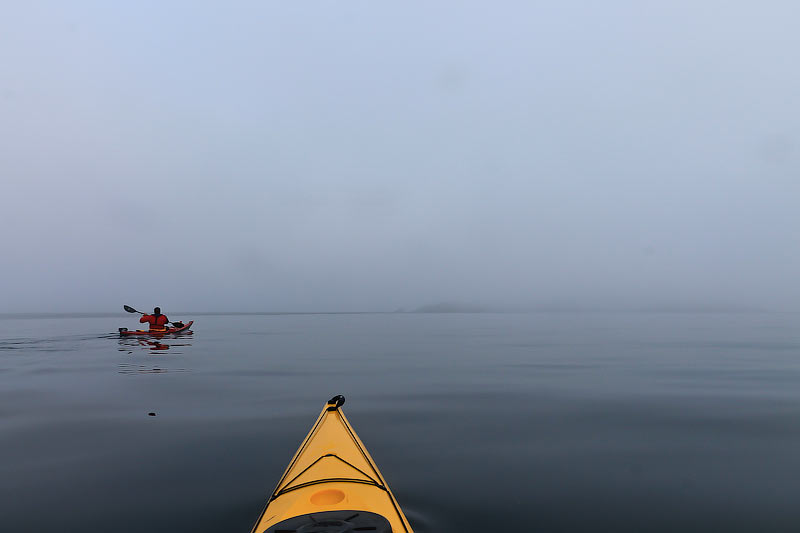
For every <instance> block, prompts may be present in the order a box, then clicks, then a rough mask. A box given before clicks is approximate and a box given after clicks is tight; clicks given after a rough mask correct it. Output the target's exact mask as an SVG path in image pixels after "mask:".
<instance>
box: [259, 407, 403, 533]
mask: <svg viewBox="0 0 800 533" xmlns="http://www.w3.org/2000/svg"><path fill="white" fill-rule="evenodd" d="M342 404H344V396H341V395H340V396H335V397H333V398H331V399H330V400H329V401H328V403H327V404H325V407H324V408H323V409H322V413H320V415H319V418H317V421H316V423H315V424H314V426H313V427H312V428H311V431H310V432H309V433H308V435H307V436H306V438H305V440H303V442H302V444H301V445H300V448H299V449H298V450H297V452H296V453H295V454H294V457H293V458H292V461H291V462H290V463H289V466H288V467H287V468H286V471H285V472H284V473H283V476H282V477H281V479H280V481H279V482H278V486H277V487H275V490H274V491H273V493H272V495H271V496H270V498H269V501H268V502H267V506H266V507H265V508H264V510H263V511H262V512H261V516H259V518H258V521H257V522H256V525H255V526H254V527H253V530H252V533H295V532H297V533H348V532H351V531H353V532H357V531H370V532H375V533H413V530H412V529H411V525H410V524H409V523H408V520H407V519H406V517H405V515H404V514H403V511H402V510H401V509H400V505H399V504H398V503H397V500H396V499H395V497H394V495H393V494H392V492H391V491H390V490H389V486H388V485H387V484H386V481H385V480H384V479H383V476H382V475H381V473H380V471H379V470H378V467H377V466H376V465H375V462H374V461H373V460H372V457H370V455H369V452H367V449H366V448H365V447H364V444H363V443H362V442H361V439H359V438H358V435H356V432H355V431H354V430H353V428H352V426H350V423H349V422H348V421H347V418H346V417H345V416H344V413H343V412H342V410H341V406H342Z"/></svg>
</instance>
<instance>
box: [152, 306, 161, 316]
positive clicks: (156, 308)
mask: <svg viewBox="0 0 800 533" xmlns="http://www.w3.org/2000/svg"><path fill="white" fill-rule="evenodd" d="M153 314H154V315H160V314H161V308H160V307H155V308H153Z"/></svg>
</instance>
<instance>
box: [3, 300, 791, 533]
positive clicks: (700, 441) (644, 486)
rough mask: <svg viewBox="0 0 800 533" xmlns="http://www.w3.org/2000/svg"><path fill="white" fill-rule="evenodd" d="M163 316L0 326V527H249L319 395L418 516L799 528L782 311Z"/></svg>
mask: <svg viewBox="0 0 800 533" xmlns="http://www.w3.org/2000/svg"><path fill="white" fill-rule="evenodd" d="M170 316H171V318H173V319H183V320H187V319H190V318H195V319H196V322H195V326H194V328H193V329H194V331H195V334H194V335H192V336H183V337H180V338H171V339H169V338H165V339H163V340H162V341H161V342H162V344H161V345H154V344H148V343H147V342H144V341H139V340H136V339H120V338H119V337H118V335H116V334H114V332H116V330H117V328H118V327H119V326H127V327H130V328H133V327H135V326H136V321H135V319H132V318H131V317H130V316H109V317H81V318H4V319H0V529H1V530H2V531H9V532H17V531H25V532H27V531H58V532H60V533H62V532H95V531H96V532H101V531H114V532H115V533H126V532H137V533H138V532H145V531H147V532H171V533H174V532H192V533H206V532H209V533H210V532H222V531H224V532H242V533H248V532H249V530H250V527H251V526H252V524H253V522H254V520H255V519H256V518H257V517H258V514H259V512H260V511H261V508H262V507H263V505H264V503H265V501H266V498H267V496H268V494H269V493H270V492H271V490H272V489H273V487H274V484H275V483H276V482H277V480H278V478H279V477H280V475H281V474H282V472H283V469H284V468H285V467H286V464H287V463H288V462H289V460H290V458H291V456H292V454H293V453H294V451H295V449H296V447H297V446H298V445H299V443H300V441H301V440H302V438H303V437H304V436H305V434H306V432H307V431H308V429H309V428H310V426H311V424H312V423H313V421H314V419H315V417H316V416H317V414H318V413H319V410H320V408H321V407H322V404H323V403H324V402H325V401H326V400H327V399H328V398H330V397H331V396H333V395H335V394H344V395H345V396H346V397H347V403H346V404H345V407H344V409H345V411H346V413H347V415H348V418H349V419H350V421H351V423H352V424H353V426H354V427H355V429H356V430H357V431H358V433H359V434H360V436H361V438H362V440H363V441H364V443H365V444H366V446H367V447H368V448H369V450H370V452H371V454H372V456H373V457H374V459H375V460H376V462H377V463H378V465H379V466H380V468H381V470H382V472H383V474H384V477H385V478H386V479H387V481H388V483H389V484H390V486H391V487H392V490H393V492H394V493H395V495H396V496H397V498H398V500H399V501H400V504H401V506H402V507H403V509H404V510H405V512H406V514H407V516H408V518H409V520H410V521H411V523H412V525H413V527H414V528H415V530H416V531H417V532H418V533H429V532H439V533H456V532H459V533H470V532H475V533H477V532H487V531H497V532H499V531H520V532H527V531H542V532H597V531H616V532H626V531H684V532H685V531H704V532H708V531H726V532H732V531H792V532H796V531H800V505H798V504H797V501H798V496H800V387H799V386H798V385H800V334H799V333H798V327H797V326H798V324H800V316H798V315H792V314H767V313H764V314H710V313H709V314H679V313H674V314H670V313H664V314H655V313H650V314H644V313H643V314H622V313H616V314H614V313H612V314H603V313H582V314H578V313H575V314H571V313H553V314H546V313H540V314H360V315H261V316H199V317H190V316H172V315H170ZM149 413H155V416H149Z"/></svg>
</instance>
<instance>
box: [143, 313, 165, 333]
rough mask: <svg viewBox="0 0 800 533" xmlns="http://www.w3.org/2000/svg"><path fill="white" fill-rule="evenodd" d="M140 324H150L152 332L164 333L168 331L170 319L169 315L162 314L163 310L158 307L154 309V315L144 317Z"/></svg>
mask: <svg viewBox="0 0 800 533" xmlns="http://www.w3.org/2000/svg"><path fill="white" fill-rule="evenodd" d="M139 322H141V323H142V324H144V323H148V324H150V331H164V330H165V329H167V324H169V319H168V318H167V315H162V314H161V308H160V307H156V308H155V309H153V314H152V315H142V318H140V319H139Z"/></svg>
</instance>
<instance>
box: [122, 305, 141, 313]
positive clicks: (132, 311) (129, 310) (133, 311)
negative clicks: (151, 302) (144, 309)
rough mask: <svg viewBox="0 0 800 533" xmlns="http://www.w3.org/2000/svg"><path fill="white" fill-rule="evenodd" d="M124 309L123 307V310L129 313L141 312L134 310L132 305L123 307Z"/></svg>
mask: <svg viewBox="0 0 800 533" xmlns="http://www.w3.org/2000/svg"><path fill="white" fill-rule="evenodd" d="M122 307H123V309H125V310H126V311H127V312H129V313H140V311H137V310H136V309H134V308H133V307H131V306H130V305H123V306H122Z"/></svg>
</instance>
